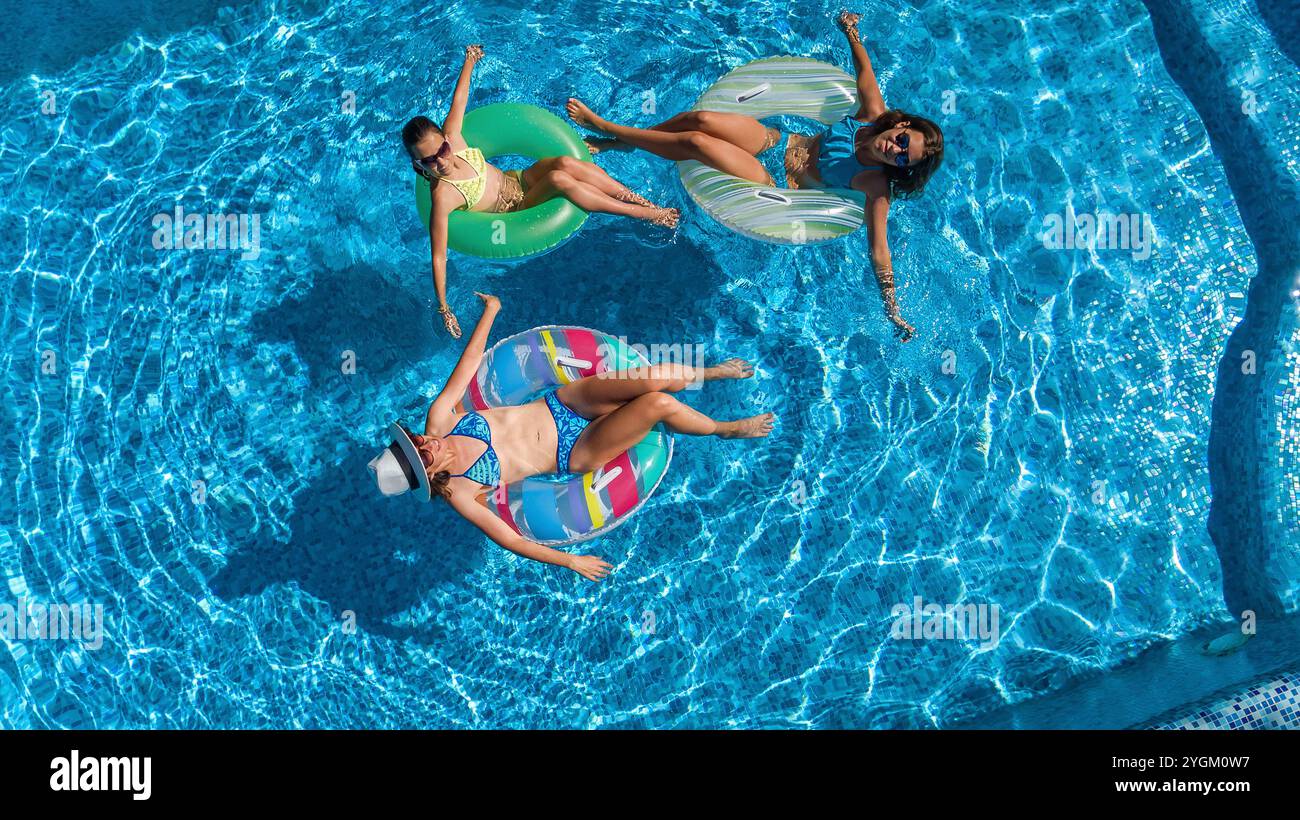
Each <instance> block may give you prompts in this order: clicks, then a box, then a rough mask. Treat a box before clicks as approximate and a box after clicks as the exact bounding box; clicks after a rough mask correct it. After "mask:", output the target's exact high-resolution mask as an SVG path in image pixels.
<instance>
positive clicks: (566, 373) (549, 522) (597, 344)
mask: <svg viewBox="0 0 1300 820" xmlns="http://www.w3.org/2000/svg"><path fill="white" fill-rule="evenodd" d="M649 363H650V362H649V361H648V360H647V359H646V358H645V356H644V355H642V354H641V353H640V352H639V351H637V350H635V349H634V348H632V347H631V346H630V345H628V344H627V343H626V342H624V341H623V340H621V339H617V338H615V337H613V336H610V335H609V334H607V333H600V332H599V331H595V330H588V329H586V328H580V327H559V326H548V327H536V328H533V329H532V330H526V331H524V332H523V333H518V334H515V335H514V336H511V337H510V338H508V339H504V340H502V341H500V342H497V343H496V344H495V345H493V346H492V348H491V349H490V350H488V351H487V353H485V354H483V363H482V364H481V365H479V369H478V373H476V374H475V376H474V380H473V381H472V382H470V385H469V389H468V390H466V391H465V395H464V397H463V398H462V399H461V401H460V403H459V404H458V405H457V407H456V409H457V412H461V413H465V412H469V411H473V410H487V409H489V408H492V407H505V406H511V405H518V404H524V403H527V402H530V401H532V400H533V399H535V398H537V397H538V396H540V395H542V394H543V393H545V392H547V391H549V390H552V389H554V388H556V387H560V386H561V385H565V384H568V383H569V382H573V381H577V380H578V379H580V378H582V377H584V376H592V375H595V374H597V373H604V372H606V371H609V370H627V369H630V368H633V367H641V366H644V365H648V364H649ZM672 457H673V438H672V435H671V434H670V433H669V432H668V431H667V430H666V429H665V428H664V426H663V425H662V424H659V425H655V427H654V429H652V430H651V431H650V432H649V433H647V434H646V436H645V438H643V439H641V441H640V442H638V443H637V444H636V445H634V446H633V447H632V448H631V449H629V450H627V451H626V452H624V453H622V454H620V455H619V456H618V457H616V458H614V459H613V460H611V461H610V462H609V463H607V464H605V465H604V466H603V467H601V468H600V469H599V470H596V471H594V472H590V473H584V474H582V475H574V474H566V475H549V476H531V477H529V478H525V479H523V480H521V481H516V482H514V483H512V484H509V485H507V486H506V487H504V488H497V489H496V490H488V491H485V492H484V494H483V495H482V496H481V497H480V499H479V500H480V502H481V503H482V504H483V505H484V506H485V507H487V509H488V510H489V511H491V512H492V514H493V515H495V516H497V517H498V518H500V519H501V520H502V521H504V522H505V523H506V524H507V525H509V526H510V528H511V529H513V530H514V531H515V532H517V533H519V534H520V535H522V536H523V537H524V538H527V539H528V540H530V541H535V542H537V543H539V544H547V545H551V546H557V545H561V544H572V543H575V542H578V541H585V540H587V539H588V538H595V537H596V536H598V535H603V534H605V533H607V532H609V531H610V530H612V529H613V528H614V527H617V526H618V525H619V524H621V523H623V522H624V521H626V520H627V519H628V518H629V517H631V516H632V514H634V513H635V512H636V511H637V510H639V509H640V508H641V506H642V505H643V504H644V503H645V502H646V499H648V498H649V497H650V495H651V494H652V493H654V491H655V488H656V487H658V486H659V482H660V481H661V480H663V477H664V475H665V473H667V471H668V463H669V462H670V461H671V460H672Z"/></svg>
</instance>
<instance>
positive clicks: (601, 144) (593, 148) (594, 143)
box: [582, 137, 632, 157]
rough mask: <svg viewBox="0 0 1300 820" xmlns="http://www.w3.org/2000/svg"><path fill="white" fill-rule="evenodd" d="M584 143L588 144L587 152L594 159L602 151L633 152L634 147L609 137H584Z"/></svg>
mask: <svg viewBox="0 0 1300 820" xmlns="http://www.w3.org/2000/svg"><path fill="white" fill-rule="evenodd" d="M582 141H583V142H585V143H587V151H589V152H590V153H591V155H592V156H593V157H594V156H596V155H597V154H599V153H600V152H601V151H631V150H632V146H631V145H628V144H627V143H626V142H623V141H622V140H616V139H613V138H609V137H583V139H582Z"/></svg>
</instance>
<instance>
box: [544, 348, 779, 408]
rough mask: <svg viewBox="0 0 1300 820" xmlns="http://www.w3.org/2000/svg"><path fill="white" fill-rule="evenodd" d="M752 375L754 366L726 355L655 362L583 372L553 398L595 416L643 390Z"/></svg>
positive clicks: (680, 387) (668, 390)
mask: <svg viewBox="0 0 1300 820" xmlns="http://www.w3.org/2000/svg"><path fill="white" fill-rule="evenodd" d="M753 375H754V368H753V367H752V366H751V365H750V364H749V362H746V361H744V360H742V359H728V360H727V361H725V362H723V363H722V364H716V365H714V366H712V367H691V366H690V365H684V364H656V365H651V366H649V367H637V368H633V369H631V370H619V371H613V372H608V373H602V374H600V375H599V376H587V377H586V378H583V379H579V380H578V381H576V382H571V383H570V384H566V385H564V386H563V387H561V388H560V390H559V393H558V394H557V398H559V400H560V401H562V402H564V404H565V405H566V406H567V407H569V408H570V409H572V410H573V412H575V413H577V414H578V415H580V416H582V417H583V418H587V419H595V418H599V417H600V416H604V415H606V414H608V413H612V412H614V411H615V410H617V409H618V408H619V407H621V406H623V405H624V404H626V403H628V402H630V401H632V400H633V399H636V398H638V397H640V396H643V395H645V394H647V393H655V392H659V393H676V392H677V391H679V390H684V389H685V388H686V385H688V384H692V383H694V382H701V381H706V382H707V381H714V380H716V379H747V378H749V377H750V376H753Z"/></svg>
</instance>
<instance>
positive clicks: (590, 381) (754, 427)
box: [370, 293, 775, 581]
mask: <svg viewBox="0 0 1300 820" xmlns="http://www.w3.org/2000/svg"><path fill="white" fill-rule="evenodd" d="M478 296H479V297H480V298H481V299H482V300H483V304H484V310H483V316H482V317H481V318H480V319H479V321H478V325H477V326H476V327H475V328H474V332H473V334H471V336H470V339H469V343H468V344H467V345H466V346H465V351H464V352H463V353H461V356H460V361H458V362H457V363H456V367H455V369H453V370H452V372H451V376H449V377H448V378H447V384H446V386H444V387H443V389H442V392H441V393H439V394H438V397H437V398H436V399H434V401H433V404H432V405H430V406H429V412H428V415H427V416H426V417H425V422H424V433H423V435H420V434H416V433H412V432H410V431H408V430H405V429H403V428H400V427H397V428H396V429H394V430H393V432H394V441H393V444H391V445H390V446H389V447H388V448H387V449H385V450H384V451H383V452H382V453H380V454H379V455H378V456H376V457H375V458H374V459H373V460H372V461H371V462H370V469H371V470H372V471H373V472H374V474H375V480H376V482H377V483H378V485H379V489H380V491H381V492H383V493H384V495H400V494H402V493H405V492H408V491H416V492H418V493H420V494H422V495H423V496H424V497H428V498H432V497H433V496H434V495H438V496H441V497H442V498H444V499H446V500H447V502H448V503H449V504H451V506H452V509H454V510H456V512H458V513H460V514H461V515H462V516H464V517H465V518H466V519H468V520H469V522H470V523H472V524H474V525H475V526H476V527H478V528H479V529H481V530H482V531H483V532H484V533H485V534H486V535H487V536H488V537H489V538H491V539H492V540H493V541H495V542H497V543H498V544H500V545H501V546H503V547H505V548H506V549H508V550H511V551H512V552H516V553H518V554H520V555H522V556H524V557H525V558H532V559H533V560H535V561H542V562H544V563H547V564H558V565H560V566H563V567H568V568H569V569H571V570H573V571H574V572H576V573H578V574H579V575H582V576H583V577H584V578H588V579H590V580H592V581H598V580H600V579H601V578H603V577H605V576H606V575H608V574H609V571H610V569H611V566H610V565H609V564H608V563H606V562H605V561H604V560H602V559H600V558H597V557H595V556H592V555H573V554H571V553H567V552H562V551H560V550H555V549H551V548H550V547H546V546H542V545H541V544H536V543H533V542H532V541H528V540H527V539H525V538H523V537H521V536H520V535H519V534H518V533H516V532H515V531H514V530H512V529H510V527H509V526H508V525H507V524H505V522H503V521H501V519H499V518H497V517H496V516H493V515H492V514H491V513H489V512H488V511H487V509H486V508H485V507H483V505H482V504H480V503H479V501H478V499H479V497H481V496H482V495H483V494H484V493H485V492H490V491H492V490H493V489H495V488H496V487H501V486H505V485H507V484H511V483H513V482H516V481H519V480H520V479H523V478H527V477H528V476H531V475H539V474H545V473H556V472H570V473H586V472H590V471H591V470H594V469H597V468H598V467H600V465H602V464H605V463H607V462H608V461H609V460H610V459H612V458H614V457H616V456H617V455H618V454H619V453H622V452H623V451H624V450H627V449H628V448H629V447H631V446H632V445H633V444H636V443H637V442H638V441H640V440H641V439H642V438H643V437H645V434H646V433H648V432H650V428H652V427H654V426H655V425H656V424H659V423H661V422H662V423H663V424H664V425H665V426H666V427H667V428H668V429H669V430H671V431H673V432H674V433H681V434H684V435H689V436H718V437H719V438H762V437H764V436H766V435H767V434H768V433H770V432H771V431H772V423H773V421H774V420H775V418H774V416H773V415H772V414H771V413H761V414H759V415H757V416H750V417H749V418H745V419H740V420H738V421H716V420H714V419H711V418H709V417H708V416H706V415H704V414H703V413H701V412H699V411H697V410H692V409H691V408H690V407H688V406H686V405H685V404H683V403H682V402H680V401H678V400H677V399H676V398H674V397H673V396H672V395H670V394H671V393H676V392H677V391H679V390H682V389H683V388H685V387H686V385H688V384H691V383H692V382H697V381H713V380H716V379H746V378H749V377H750V376H752V375H754V370H753V368H752V367H751V366H750V365H749V363H748V362H744V361H742V360H740V359H730V360H728V361H725V362H723V363H722V364H719V365H714V366H712V367H705V368H694V367H688V366H685V365H654V366H650V367H641V368H637V369H635V370H623V371H616V372H610V373H604V374H601V375H599V376H588V377H586V378H584V379H579V380H578V381H576V382H572V383H570V384H566V385H564V386H563V387H560V388H559V389H558V390H553V391H551V392H550V393H547V394H546V395H544V396H542V397H541V398H538V399H535V400H534V401H531V402H529V403H527V404H522V405H517V406H514V407H494V408H492V409H490V410H483V411H480V412H473V413H464V414H458V413H456V410H455V407H456V403H457V401H458V400H459V399H460V397H461V396H463V395H465V391H466V390H467V389H468V388H469V384H470V381H471V380H473V378H474V376H475V374H476V373H477V372H478V369H479V364H480V363H481V362H482V359H483V353H484V349H485V348H486V347H487V339H488V333H489V332H490V331H491V329H492V322H493V320H494V319H495V318H496V315H497V312H498V311H499V310H500V309H501V302H500V301H499V300H498V299H497V298H496V297H495V296H488V295H486V294H482V293H480V294H478Z"/></svg>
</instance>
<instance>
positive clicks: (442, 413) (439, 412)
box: [424, 293, 501, 436]
mask: <svg viewBox="0 0 1300 820" xmlns="http://www.w3.org/2000/svg"><path fill="white" fill-rule="evenodd" d="M475 295H476V296H478V298H480V299H482V300H483V315H482V316H480V317H479V319H478V324H477V325H475V326H474V332H473V333H471V334H470V336H469V341H468V342H467V343H466V344H465V349H464V350H463V351H461V354H460V361H458V362H456V367H455V368H454V369H453V370H452V371H451V375H450V376H448V377H447V383H446V384H445V385H443V388H442V392H441V393H439V394H438V398H436V399H434V400H433V404H431V405H429V414H428V416H426V417H425V420H424V434H425V435H426V436H440V435H442V434H443V433H444V432H445V431H446V430H448V429H450V428H451V424H450V423H449V422H450V420H451V418H452V415H453V411H454V410H455V408H456V402H457V400H459V399H460V397H461V396H463V395H465V391H466V390H468V389H469V383H470V380H472V379H473V378H474V374H475V373H477V372H478V366H479V365H480V364H481V363H482V362H483V351H484V350H486V349H487V340H488V334H489V333H491V332H492V322H493V320H495V319H496V317H497V313H498V312H499V311H500V310H501V300H500V299H498V298H497V297H495V296H489V295H488V294H486V293H476V294H475Z"/></svg>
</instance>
